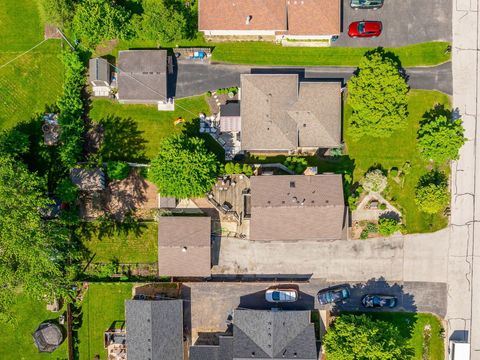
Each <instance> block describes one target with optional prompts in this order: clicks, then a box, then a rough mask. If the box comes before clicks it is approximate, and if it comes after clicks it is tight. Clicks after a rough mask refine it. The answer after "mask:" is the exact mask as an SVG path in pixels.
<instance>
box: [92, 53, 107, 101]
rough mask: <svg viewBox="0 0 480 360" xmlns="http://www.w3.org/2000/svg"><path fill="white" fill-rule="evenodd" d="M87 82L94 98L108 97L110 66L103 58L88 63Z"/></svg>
mask: <svg viewBox="0 0 480 360" xmlns="http://www.w3.org/2000/svg"><path fill="white" fill-rule="evenodd" d="M88 65H89V66H88V71H89V81H90V84H91V85H92V90H93V94H94V95H95V96H109V95H110V93H111V82H112V73H111V68H110V64H109V63H108V61H107V60H105V59H103V58H93V59H90V61H89V63H88Z"/></svg>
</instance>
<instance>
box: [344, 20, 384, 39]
mask: <svg viewBox="0 0 480 360" xmlns="http://www.w3.org/2000/svg"><path fill="white" fill-rule="evenodd" d="M381 33H382V22H381V21H355V22H352V23H351V24H350V26H349V27H348V36H350V37H377V36H379V35H380V34H381Z"/></svg>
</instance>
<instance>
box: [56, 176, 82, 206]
mask: <svg viewBox="0 0 480 360" xmlns="http://www.w3.org/2000/svg"><path fill="white" fill-rule="evenodd" d="M55 195H57V196H58V197H59V199H60V200H62V201H63V202H66V203H71V202H74V201H75V200H76V199H77V197H78V187H77V186H76V185H75V184H74V183H72V182H71V181H70V179H69V178H65V179H63V180H61V181H60V183H59V184H58V186H57V189H56V190H55Z"/></svg>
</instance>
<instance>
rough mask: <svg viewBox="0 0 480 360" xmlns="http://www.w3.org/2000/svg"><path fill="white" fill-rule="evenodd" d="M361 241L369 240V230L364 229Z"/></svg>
mask: <svg viewBox="0 0 480 360" xmlns="http://www.w3.org/2000/svg"><path fill="white" fill-rule="evenodd" d="M360 239H362V240H365V239H368V230H367V229H363V230H362V232H361V233H360Z"/></svg>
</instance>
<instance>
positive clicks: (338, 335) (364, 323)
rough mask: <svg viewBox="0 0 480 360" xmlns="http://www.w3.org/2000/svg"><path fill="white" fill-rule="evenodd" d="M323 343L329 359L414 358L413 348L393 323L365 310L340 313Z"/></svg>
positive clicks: (391, 359) (403, 359) (406, 359)
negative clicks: (353, 312)
mask: <svg viewBox="0 0 480 360" xmlns="http://www.w3.org/2000/svg"><path fill="white" fill-rule="evenodd" d="M324 344H325V350H326V354H327V358H328V360H364V359H375V360H408V359H412V349H411V348H410V347H409V346H408V344H407V342H406V339H405V338H404V337H402V335H401V334H400V331H399V330H398V329H397V328H396V327H395V326H394V325H393V324H391V323H389V322H386V321H380V320H373V319H372V318H370V317H368V316H367V315H365V314H362V315H340V316H339V317H337V318H336V320H335V322H334V324H333V326H332V327H330V329H329V330H328V331H327V333H326V334H325V337H324Z"/></svg>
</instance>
